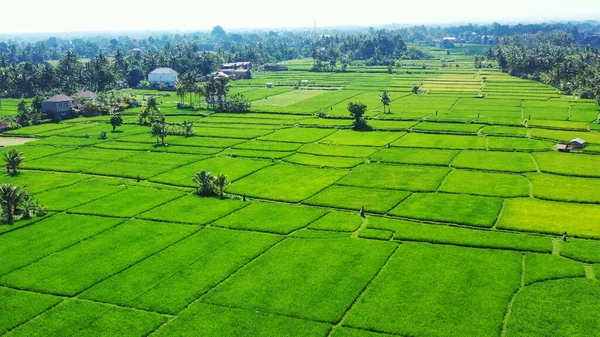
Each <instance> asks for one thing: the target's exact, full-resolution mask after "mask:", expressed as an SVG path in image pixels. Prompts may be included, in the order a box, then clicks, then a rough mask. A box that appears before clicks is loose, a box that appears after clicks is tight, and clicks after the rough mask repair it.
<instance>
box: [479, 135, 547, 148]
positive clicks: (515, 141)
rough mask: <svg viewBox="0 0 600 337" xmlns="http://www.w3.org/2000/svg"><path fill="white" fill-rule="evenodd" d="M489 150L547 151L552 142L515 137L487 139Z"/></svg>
mask: <svg viewBox="0 0 600 337" xmlns="http://www.w3.org/2000/svg"><path fill="white" fill-rule="evenodd" d="M488 139H489V142H488V147H489V149H490V150H501V151H547V150H550V149H551V148H552V146H553V145H554V143H553V142H550V141H547V140H539V139H525V138H516V137H489V138H488Z"/></svg>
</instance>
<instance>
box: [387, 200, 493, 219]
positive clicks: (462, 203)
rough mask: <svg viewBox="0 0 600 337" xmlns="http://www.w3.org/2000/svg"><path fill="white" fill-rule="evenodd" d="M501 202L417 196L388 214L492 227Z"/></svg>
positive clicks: (405, 201)
mask: <svg viewBox="0 0 600 337" xmlns="http://www.w3.org/2000/svg"><path fill="white" fill-rule="evenodd" d="M501 208H502V199H499V198H491V197H479V196H471V195H462V194H444V193H415V194H413V195H411V196H410V197H408V198H407V199H406V200H404V201H403V202H401V203H400V205H398V206H397V207H396V208H394V209H393V210H391V211H390V212H389V213H390V214H392V215H396V216H401V217H406V218H412V219H420V220H429V221H441V222H450V223H456V224H464V225H472V226H480V227H492V226H493V225H494V223H495V222H496V218H497V217H498V214H499V213H500V209H501Z"/></svg>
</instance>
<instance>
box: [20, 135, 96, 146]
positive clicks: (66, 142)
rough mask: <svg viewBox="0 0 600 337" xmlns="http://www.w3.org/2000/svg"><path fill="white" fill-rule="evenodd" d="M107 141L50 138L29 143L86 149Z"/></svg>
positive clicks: (32, 144)
mask: <svg viewBox="0 0 600 337" xmlns="http://www.w3.org/2000/svg"><path fill="white" fill-rule="evenodd" d="M103 142H105V140H102V139H100V138H94V137H92V138H73V137H48V138H44V139H40V140H36V141H35V142H31V143H28V144H29V145H31V146H38V145H51V146H66V147H86V146H90V145H95V144H99V143H103Z"/></svg>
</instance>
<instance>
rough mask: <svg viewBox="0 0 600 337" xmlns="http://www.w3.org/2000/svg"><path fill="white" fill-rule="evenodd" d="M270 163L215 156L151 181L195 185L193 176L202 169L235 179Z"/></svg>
mask: <svg viewBox="0 0 600 337" xmlns="http://www.w3.org/2000/svg"><path fill="white" fill-rule="evenodd" d="M269 165H272V163H271V162H270V161H266V160H256V159H248V158H229V157H214V158H209V159H205V160H201V161H197V162H195V163H192V164H189V165H185V166H181V167H178V168H175V169H173V170H170V171H168V172H165V173H163V174H160V175H157V176H154V177H152V178H150V181H154V182H158V183H164V184H171V185H177V186H188V187H195V186H196V184H195V183H194V181H193V180H192V178H193V177H194V175H195V174H196V173H197V172H200V171H201V170H206V171H208V172H211V173H212V174H213V176H217V175H219V174H221V173H223V174H225V175H226V176H227V180H229V181H235V180H238V179H240V178H242V177H244V176H247V175H249V174H251V173H252V172H255V171H258V170H260V169H262V168H264V167H267V166H269Z"/></svg>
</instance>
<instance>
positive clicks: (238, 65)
mask: <svg viewBox="0 0 600 337" xmlns="http://www.w3.org/2000/svg"><path fill="white" fill-rule="evenodd" d="M240 68H241V69H251V68H252V62H232V63H223V64H221V70H223V69H233V70H236V69H240Z"/></svg>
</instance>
